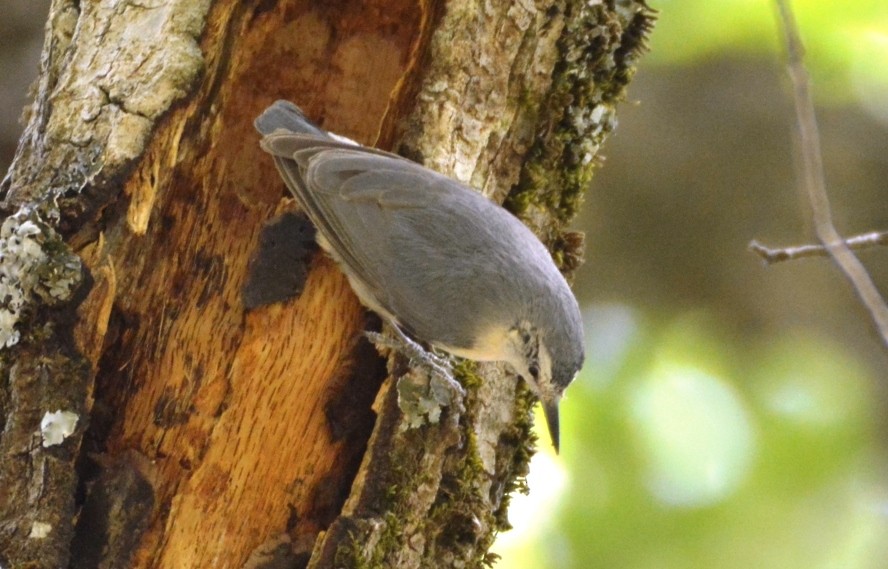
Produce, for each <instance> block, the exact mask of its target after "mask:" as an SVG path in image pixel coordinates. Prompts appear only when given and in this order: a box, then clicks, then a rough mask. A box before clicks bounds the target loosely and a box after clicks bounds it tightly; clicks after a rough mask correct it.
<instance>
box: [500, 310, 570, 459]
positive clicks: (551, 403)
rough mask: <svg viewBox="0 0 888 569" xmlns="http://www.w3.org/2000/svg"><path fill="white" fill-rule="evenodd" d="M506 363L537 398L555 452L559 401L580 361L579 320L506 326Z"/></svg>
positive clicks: (557, 439) (520, 323) (524, 322)
mask: <svg viewBox="0 0 888 569" xmlns="http://www.w3.org/2000/svg"><path fill="white" fill-rule="evenodd" d="M509 344H510V350H509V351H510V352H511V357H510V358H509V360H508V361H509V363H510V364H511V365H512V367H514V368H515V371H516V372H517V373H518V374H519V375H521V377H523V378H524V380H525V381H526V382H527V384H528V385H529V386H530V389H531V391H533V392H534V394H536V396H537V397H538V398H539V400H540V403H541V404H542V406H543V412H544V413H545V415H546V423H547V425H548V427H549V435H550V436H551V438H552V445H553V446H554V447H555V452H558V447H559V422H558V404H559V403H560V402H561V398H562V396H563V395H564V390H565V389H566V388H567V386H568V385H570V383H571V382H572V381H573V379H574V377H576V375H577V372H578V371H579V370H580V368H581V367H582V365H583V359H584V353H583V331H582V326H581V325H579V322H578V321H577V322H570V323H566V325H560V326H553V327H547V328H543V327H538V326H534V325H533V324H531V323H529V322H526V321H522V322H519V323H517V324H516V325H515V326H514V327H513V328H511V329H510V330H509Z"/></svg>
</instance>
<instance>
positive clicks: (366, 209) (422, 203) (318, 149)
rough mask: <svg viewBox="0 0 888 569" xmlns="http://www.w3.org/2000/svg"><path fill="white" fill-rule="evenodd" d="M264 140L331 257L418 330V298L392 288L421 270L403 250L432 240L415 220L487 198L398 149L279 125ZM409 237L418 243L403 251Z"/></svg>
mask: <svg viewBox="0 0 888 569" xmlns="http://www.w3.org/2000/svg"><path fill="white" fill-rule="evenodd" d="M262 146H263V148H265V149H266V150H267V151H269V152H270V153H272V154H273V155H274V157H275V163H276V164H277V166H278V169H279V170H280V172H281V175H282V176H283V178H284V181H285V182H286V184H287V186H288V187H289V188H290V190H291V191H292V192H293V195H294V196H295V198H296V200H297V202H298V203H299V205H300V206H301V207H302V209H303V210H304V211H305V212H306V213H307V215H308V216H309V218H311V220H312V222H314V224H315V225H316V226H317V228H318V230H319V231H320V232H321V233H322V235H323V237H324V238H325V239H326V240H327V242H328V244H329V247H330V248H331V249H332V251H331V253H332V254H333V255H334V257H336V259H337V260H338V261H339V262H340V263H343V264H344V265H346V268H347V270H348V272H349V273H350V276H351V277H352V278H355V279H357V280H358V281H359V282H360V284H361V285H362V287H363V289H364V292H365V293H368V294H370V295H372V297H373V300H375V301H376V303H377V304H379V305H381V307H382V308H384V309H385V311H386V312H387V313H388V314H389V315H390V316H394V317H395V318H396V319H397V320H398V322H399V324H401V325H402V326H404V327H405V328H407V330H408V331H411V332H412V333H414V334H416V335H418V336H420V337H422V336H423V334H422V333H421V330H419V328H422V326H421V325H420V324H419V322H420V321H421V320H423V318H422V317H420V316H419V315H418V314H415V313H414V312H415V310H417V308H416V304H415V303H414V302H413V301H409V302H408V301H407V299H405V298H403V294H402V292H403V291H401V290H399V289H397V287H398V285H399V284H401V283H402V282H404V281H403V280H401V279H406V280H410V279H412V278H416V275H415V274H402V273H415V271H418V270H421V267H422V264H423V262H424V261H425V259H418V258H416V259H413V261H412V262H411V261H410V260H409V259H408V260H407V261H405V254H407V255H414V256H422V255H423V253H422V251H423V249H422V245H423V242H425V243H428V242H430V241H431V240H432V238H431V237H428V236H424V235H420V234H418V232H423V229H424V228H423V227H422V226H421V225H419V226H418V225H417V223H416V220H417V219H422V218H423V216H424V215H425V214H428V215H429V222H430V224H433V225H435V224H436V225H438V226H440V225H441V223H442V219H441V218H442V216H443V217H444V218H446V215H447V212H450V211H451V210H452V209H453V207H454V205H458V204H463V203H465V204H466V205H468V206H469V207H470V208H471V204H475V203H476V202H477V204H478V205H485V206H490V205H492V204H491V203H490V202H489V200H487V199H486V198H484V197H483V196H481V195H479V194H477V193H476V192H475V191H474V190H471V189H470V188H468V187H466V186H463V185H461V184H459V183H458V182H456V181H454V180H451V179H449V178H447V177H445V176H442V175H440V174H437V173H435V172H433V171H431V170H428V169H426V168H423V167H422V166H419V165H417V164H415V163H413V162H410V161H407V160H405V159H403V158H401V157H398V156H395V155H391V154H388V153H384V152H381V151H378V150H374V149H368V148H363V147H356V146H353V145H350V144H348V143H343V142H339V141H335V140H333V139H328V138H319V137H316V136H312V135H302V134H287V133H284V132H282V131H277V132H275V133H273V134H271V135H268V136H266V137H265V139H264V140H263V143H262ZM445 196H446V197H447V199H442V198H444V197H445ZM426 209H428V211H427V212H425V211H422V210H426ZM482 209H483V208H482ZM469 211H472V210H471V209H470V210H469ZM478 214H479V215H481V212H480V211H479V212H478ZM433 218H434V219H433ZM443 221H444V222H446V223H447V224H448V225H450V224H452V222H453V221H454V220H453V219H452V218H451V219H449V220H447V219H444V220H443ZM417 227H418V229H417ZM428 229H429V231H435V229H434V228H432V227H429V228H428ZM438 230H439V231H440V228H439V229H438ZM412 238H415V242H416V245H417V247H416V249H413V250H411V251H405V250H404V248H405V245H406V246H410V245H411V244H410V243H408V242H407V241H408V240H410V239H412ZM359 294H360V292H359ZM364 300H365V302H366V299H364ZM424 339H428V338H424Z"/></svg>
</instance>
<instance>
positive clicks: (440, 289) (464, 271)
mask: <svg viewBox="0 0 888 569" xmlns="http://www.w3.org/2000/svg"><path fill="white" fill-rule="evenodd" d="M255 124H256V128H257V130H259V132H260V133H261V134H262V135H263V138H262V143H261V144H262V148H263V149H264V150H265V151H266V152H268V153H269V154H271V155H272V156H273V157H274V162H275V165H276V166H277V168H278V170H279V171H280V174H281V176H282V177H283V179H284V182H286V184H287V187H288V188H289V189H290V191H291V192H292V193H293V196H294V197H295V199H296V202H297V203H298V205H299V206H300V207H301V209H302V210H303V211H304V212H305V214H306V215H307V216H308V217H309V219H310V220H311V221H312V223H313V224H314V225H315V227H316V228H317V240H318V243H319V244H320V245H321V247H322V248H323V249H324V250H325V251H327V252H328V253H329V254H330V255H331V256H332V257H333V259H334V260H336V261H337V262H338V264H339V266H340V267H341V268H342V271H343V272H344V273H345V275H346V277H348V280H349V282H350V284H351V286H352V288H353V289H354V291H355V293H356V294H357V296H358V298H359V299H360V300H361V302H362V303H363V304H364V305H365V306H367V307H368V308H370V309H371V310H373V311H375V312H376V313H378V314H379V315H380V316H382V317H383V318H384V319H385V320H387V321H388V322H389V323H390V324H391V325H392V326H393V327H395V328H396V329H398V330H402V331H404V332H407V333H408V334H409V335H410V336H412V337H414V338H416V339H418V340H421V341H424V342H426V343H427V344H429V345H430V346H432V347H434V348H438V349H441V350H443V351H445V352H448V353H450V354H453V355H456V356H459V357H463V358H468V359H471V360H475V361H504V362H507V363H509V364H510V365H511V366H512V367H513V368H514V370H515V372H516V373H518V374H519V375H521V376H522V377H523V378H524V379H525V381H527V383H528V385H529V386H530V388H531V389H532V390H533V392H534V393H535V394H536V395H537V396H538V397H539V399H540V401H541V402H542V405H543V410H544V411H545V415H546V422H547V423H548V425H549V433H550V434H551V436H552V442H553V445H554V446H555V449H556V451H557V450H558V434H559V430H558V403H559V401H560V400H561V396H562V394H563V393H564V389H565V388H566V387H567V386H568V384H569V383H570V382H571V381H573V379H574V377H575V376H576V374H577V372H578V371H579V369H580V367H581V366H582V364H583V327H582V321H581V317H580V309H579V306H578V305H577V300H576V298H575V297H574V295H573V293H572V292H571V290H570V287H569V286H568V284H567V282H566V281H565V280H564V277H563V276H562V275H561V273H560V272H559V271H558V269H557V268H556V266H555V264H554V262H553V261H552V257H551V255H550V254H549V252H548V251H547V250H546V248H545V246H543V244H542V243H541V242H540V241H539V239H537V237H536V236H535V235H534V234H533V233H532V232H531V231H530V230H529V229H528V228H527V227H525V226H524V224H522V223H521V222H520V221H519V220H518V219H517V218H516V217H514V216H513V215H512V214H511V213H509V212H508V211H506V210H505V209H503V208H502V207H500V206H499V205H497V204H495V203H494V202H492V201H490V200H489V199H487V198H486V197H484V196H482V195H481V194H480V193H478V192H476V191H475V190H473V189H471V188H470V187H468V186H466V185H464V184H462V183H460V182H457V181H455V180H452V179H450V178H448V177H446V176H443V175H441V174H438V173H437V172H433V171H432V170H429V169H428V168H424V167H422V166H420V165H418V164H415V163H413V162H410V161H409V160H406V159H405V158H402V157H400V156H397V155H395V154H390V153H388V152H383V151H381V150H376V149H373V148H367V147H363V146H360V145H358V144H357V143H355V142H353V141H351V140H349V139H346V138H344V137H340V136H336V135H334V134H331V133H328V132H326V131H324V130H322V129H321V128H320V127H318V126H316V125H314V124H313V123H311V122H310V121H309V120H308V119H307V118H305V115H304V114H303V113H302V111H301V110H300V109H299V108H298V107H296V106H295V105H293V104H292V103H289V102H287V101H277V102H276V103H274V104H273V105H271V106H270V107H269V108H268V109H266V110H265V112H264V113H262V115H261V116H260V117H259V118H257V119H256V123H255Z"/></svg>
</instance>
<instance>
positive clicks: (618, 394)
mask: <svg viewBox="0 0 888 569" xmlns="http://www.w3.org/2000/svg"><path fill="white" fill-rule="evenodd" d="M589 321H590V322H593V321H594V322H595V323H596V326H595V327H594V328H590V329H591V330H592V335H591V337H590V338H589V346H590V351H589V362H590V363H589V365H588V366H587V367H586V368H585V370H584V371H583V374H582V376H581V377H580V378H578V380H577V385H576V386H575V387H573V388H572V391H571V392H570V393H569V399H568V400H567V401H566V402H565V405H564V425H565V429H564V431H565V432H566V433H569V438H567V439H566V440H565V443H566V444H565V445H564V451H563V456H562V457H561V458H560V459H553V458H551V457H547V458H546V463H547V464H548V466H544V468H543V470H544V471H545V470H546V469H547V468H548V469H549V470H551V469H552V468H553V466H552V465H555V466H554V468H561V469H563V471H562V472H561V473H560V474H558V475H557V476H554V475H553V474H551V473H550V474H548V475H547V476H545V477H544V478H543V479H531V480H530V482H531V496H533V494H534V493H535V492H537V491H540V492H541V493H542V494H543V495H544V497H545V496H546V495H548V496H549V498H548V499H549V500H551V501H550V502H549V503H538V504H537V505H536V506H535V509H534V508H531V509H530V510H529V511H522V510H521V508H520V507H519V509H518V511H517V514H518V515H520V516H529V517H530V521H531V523H532V524H534V523H535V524H536V525H535V526H533V528H534V529H533V530H532V531H531V532H530V535H529V536H528V535H525V536H523V538H522V539H520V540H518V541H517V542H506V548H505V549H504V550H502V551H501V552H502V553H503V555H504V558H503V562H502V565H501V566H502V567H506V568H508V569H517V568H523V567H534V568H543V569H562V568H565V569H566V568H578V569H579V568H583V569H585V568H590V569H594V568H598V567H602V568H609V569H612V568H627V569H628V568H632V569H654V568H657V569H686V568H697V567H699V568H718V569H746V568H750V567H762V568H779V569H809V568H835V569H879V568H882V567H885V566H886V561H885V560H886V559H888V517H886V512H888V501H886V499H888V495H886V491H885V488H884V484H883V476H884V468H883V464H882V463H883V460H884V456H883V453H882V450H881V448H879V447H878V446H877V435H878V433H877V432H876V427H877V421H876V415H877V411H878V409H877V408H876V405H875V401H876V398H875V397H874V395H875V394H874V393H873V386H874V381H873V379H874V377H873V373H872V370H869V369H867V367H866V366H865V365H864V364H862V363H861V362H860V361H859V360H857V359H855V358H854V357H853V355H852V354H850V353H848V352H847V351H845V350H844V348H842V347H841V346H838V345H836V344H834V343H833V342H831V341H830V340H828V339H825V338H822V337H817V336H811V335H810V333H809V332H807V331H805V330H803V329H799V330H797V331H796V333H794V334H787V335H785V336H783V337H781V338H778V339H772V341H768V342H760V341H752V342H748V343H742V342H741V343H739V344H738V342H737V339H736V338H728V337H725V336H724V332H723V328H722V327H721V326H719V324H718V322H717V321H715V320H712V319H710V318H708V317H707V316H706V315H705V314H687V315H682V316H679V317H677V318H675V319H673V320H671V321H668V322H665V323H654V322H651V321H645V320H644V319H643V318H641V317H639V316H638V315H637V314H636V313H634V312H633V311H632V310H631V309H629V308H627V307H622V306H608V307H599V308H597V309H593V310H590V311H589ZM541 440H544V439H541ZM559 465H560V466H559ZM535 466H536V465H535ZM560 476H563V477H564V478H565V479H566V483H564V484H560V483H557V481H555V479H556V478H558V477H560ZM553 485H554V486H557V487H559V488H560V491H559V492H556V493H555V495H554V496H552V493H551V488H548V487H549V486H553ZM539 488H542V489H541V490H538V489H539ZM552 506H556V507H555V511H554V512H552V513H550V514H544V513H541V512H545V511H546V510H547V509H548V508H551V507H552ZM515 521H516V523H519V524H525V523H528V520H515Z"/></svg>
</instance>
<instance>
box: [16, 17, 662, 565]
mask: <svg viewBox="0 0 888 569" xmlns="http://www.w3.org/2000/svg"><path fill="white" fill-rule="evenodd" d="M652 19H653V16H652V13H651V11H650V10H649V9H648V8H647V7H646V6H645V5H644V4H643V2H640V1H637V2H636V1H631V0H630V1H626V2H604V3H600V4H596V3H590V2H585V1H572V0H571V1H568V0H563V1H544V0H538V1H525V2H509V1H506V0H489V1H485V2H480V1H475V2H472V1H462V0H452V1H449V2H443V1H435V0H419V1H418V2H417V1H413V2H411V1H406V0H395V1H387V2H382V1H381V0H379V1H377V0H371V1H365V2H357V1H342V2H307V1H298V0H292V1H283V0H282V1H278V2H275V1H267V0H255V1H248V2H242V1H235V0H215V1H210V0H203V1H194V0H178V1H175V0H174V1H167V2H161V1H159V0H157V1H155V0H148V1H145V2H119V1H116V0H97V1H95V2H76V1H72V0H54V2H53V4H52V7H51V9H50V14H49V19H48V22H47V27H46V39H45V44H44V51H43V56H42V61H41V73H40V78H39V80H38V82H37V84H36V86H35V100H34V103H33V104H32V106H31V108H30V110H29V114H28V121H27V127H26V130H25V132H24V134H23V136H22V139H21V141H20V145H19V149H18V152H17V155H16V159H15V161H14V163H13V165H12V166H11V168H10V171H9V173H8V174H7V177H6V178H5V180H4V181H3V184H2V188H0V189H2V198H3V202H2V206H3V209H4V211H5V215H6V220H5V221H4V222H3V225H2V229H0V254H2V257H0V288H2V292H3V296H4V298H3V299H2V302H3V304H2V305H0V342H2V348H0V411H2V412H0V417H2V419H0V421H3V422H2V423H0V453H2V454H0V456H2V460H0V565H2V566H3V567H14V568H18V567H33V568H44V567H45V568H58V567H65V566H71V567H78V568H81V567H82V568H86V567H153V568H159V567H176V568H183V567H184V568H187V567H221V568H228V567H253V568H258V567H269V568H270V567H306V566H308V567H316V568H322V567H323V568H326V567H448V566H459V567H461V566H479V565H481V564H482V563H483V562H485V561H489V560H490V559H489V558H488V554H487V550H488V548H489V546H490V544H491V543H492V540H493V537H494V535H495V533H496V532H497V531H500V530H503V529H505V528H507V527H508V524H507V521H506V516H505V512H506V508H507V504H508V494H509V492H511V491H512V490H514V489H516V488H520V487H521V484H522V482H521V480H522V476H523V475H524V474H525V473H526V469H527V461H528V459H529V457H530V455H531V454H532V452H533V444H534V441H533V437H532V435H531V432H530V420H531V419H530V407H531V405H532V399H531V396H530V395H529V394H528V393H527V392H526V390H525V389H524V388H523V384H521V383H520V382H517V381H516V378H515V377H514V376H512V375H510V374H509V373H507V372H506V371H505V370H503V369H502V367H501V366H496V365H474V364H471V363H468V362H467V363H464V364H461V365H460V366H459V367H458V373H459V376H460V378H461V380H462V381H463V382H464V384H466V386H467V387H468V390H469V395H468V397H467V399H466V401H465V405H464V407H463V408H462V409H457V408H453V407H444V408H440V409H439V408H437V407H436V406H435V405H434V398H433V397H431V398H430V397H429V396H427V395H424V394H420V395H419V396H415V393H416V389H417V388H418V389H420V393H421V390H422V387H423V385H424V384H423V381H422V380H423V378H422V377H421V374H420V373H419V372H418V371H417V370H412V369H410V366H409V365H408V363H407V362H405V361H403V360H402V359H401V358H400V357H398V356H397V355H391V356H390V357H388V359H387V362H386V360H383V359H381V358H380V357H379V355H377V353H376V351H375V350H374V349H373V348H372V347H371V346H370V345H369V344H368V343H367V342H366V340H364V339H363V335H362V332H363V331H364V330H365V329H367V328H368V327H371V328H372V327H375V326H378V324H379V323H378V320H377V319H375V318H374V317H373V316H372V315H371V316H368V314H367V313H366V312H365V310H364V309H363V308H362V307H361V306H360V304H359V303H358V301H357V300H356V297H355V296H354V294H353V293H352V292H351V290H350V288H349V286H348V283H347V281H346V279H345V278H344V277H343V275H342V274H341V273H340V272H339V271H338V270H337V268H336V267H335V265H334V263H332V261H330V260H329V259H327V258H326V257H324V256H323V255H321V254H319V253H317V250H316V249H314V248H312V247H311V246H309V245H308V244H307V243H308V241H309V239H310V235H309V234H308V233H307V232H306V231H305V230H304V228H303V227H301V226H300V225H299V221H298V218H296V217H294V216H292V215H285V216H283V217H282V218H280V222H279V223H278V224H277V225H275V226H273V227H276V228H277V229H275V230H274V231H276V232H272V233H268V231H272V228H268V229H266V230H265V231H266V233H263V230H264V229H263V228H265V227H266V225H267V224H268V222H269V221H270V220H271V219H272V218H275V217H276V216H279V215H281V214H286V213H288V212H292V211H293V210H294V207H293V205H292V202H291V201H290V200H289V199H287V198H285V197H283V196H284V191H283V184H282V183H281V181H280V180H279V179H278V176H277V173H276V171H275V170H274V168H273V166H272V163H271V161H270V160H269V159H268V158H267V157H266V156H264V155H263V154H262V152H261V151H260V150H259V148H258V136H257V135H256V134H255V133H254V132H253V130H252V124H251V123H252V120H253V118H254V117H255V116H257V115H258V114H259V113H260V112H261V111H262V109H263V108H264V107H265V106H266V105H268V104H269V103H270V102H272V101H273V100H275V99H277V98H286V99H290V100H293V101H295V102H296V103H297V104H299V105H300V106H302V107H303V109H304V110H305V111H306V113H307V114H308V115H309V116H310V117H312V118H314V119H316V120H318V121H319V122H320V123H321V124H322V125H323V126H324V127H325V128H327V129H329V130H331V131H334V132H337V133H340V134H343V135H346V136H349V137H351V138H354V139H356V140H358V141H359V142H361V143H364V144H370V145H376V146H379V147H381V148H385V149H392V150H394V151H397V152H399V153H401V154H403V155H405V156H407V157H409V158H411V159H414V160H417V161H418V162H421V163H423V164H425V165H426V166H429V167H431V168H433V169H436V170H438V171H440V172H443V173H445V174H448V175H451V176H454V177H456V178H458V179H460V180H463V181H465V182H467V183H470V184H471V185H473V186H474V187H476V188H479V189H480V190H482V191H483V192H484V193H486V194H487V195H489V196H491V197H492V198H493V199H496V200H498V201H504V202H505V203H506V204H507V206H508V207H510V209H512V211H513V212H515V213H516V214H517V215H519V216H520V217H521V218H522V219H523V220H525V221H526V222H527V223H528V224H529V225H530V226H531V227H532V228H533V229H534V230H535V231H536V232H537V233H538V234H539V235H540V236H541V238H542V239H543V240H544V242H546V243H547V244H548V245H549V246H550V247H551V248H552V250H553V255H554V256H555V258H556V260H557V261H558V262H559V263H560V265H561V266H562V268H563V269H564V270H565V271H566V272H570V271H571V270H573V268H574V267H575V266H576V264H577V263H578V262H579V259H580V258H581V255H582V251H581V248H582V240H581V238H579V237H578V236H576V235H574V234H571V233H567V232H565V230H564V227H565V224H566V223H567V221H569V219H570V218H571V217H572V215H573V213H574V212H575V210H576V208H577V207H578V204H579V201H580V198H581V195H582V192H583V190H584V189H585V187H586V185H587V184H588V181H589V179H590V176H591V172H592V168H593V166H594V164H595V156H596V152H597V150H598V148H599V146H600V144H601V143H602V141H603V139H604V137H605V136H606V135H607V134H608V133H609V132H610V131H611V129H612V128H613V126H614V105H615V104H616V102H617V101H618V100H619V99H620V97H621V96H622V94H623V91H624V88H625V85H626V84H627V83H628V80H629V79H630V77H631V75H632V72H633V65H634V63H635V61H636V59H637V57H638V55H639V54H640V53H641V51H642V48H643V45H644V39H645V36H646V34H647V32H648V31H649V29H650V26H651V23H652ZM282 240H283V241H286V242H287V243H289V242H290V241H294V243H293V244H292V245H293V248H292V250H291V249H288V248H287V247H283V248H282V244H281V243H280V241H282ZM260 243H264V244H265V245H268V244H269V243H272V245H275V246H276V247H277V253H272V254H271V256H270V257H268V256H267V255H269V254H267V253H258V254H257V253H255V251H256V250H257V247H258V246H259V245H260ZM285 244H286V243H285ZM263 255H266V256H265V257H263ZM251 259H252V262H251ZM269 264H270V265H271V266H273V267H275V266H277V267H278V270H277V271H276V272H275V271H272V272H271V273H263V276H262V277H261V278H259V279H258V280H257V278H256V277H255V271H257V270H258V269H257V267H261V266H263V265H265V266H268V265H269ZM300 271H301V272H300ZM251 275H253V276H252V277H251ZM300 275H302V277H301V276H300ZM303 277H304V278H303ZM248 281H249V282H251V283H254V284H255V283H257V282H258V284H256V285H255V286H256V287H258V288H255V289H253V293H255V294H253V293H250V294H248V295H247V297H246V298H253V296H256V297H261V298H266V296H268V295H271V296H272V297H274V298H279V297H280V296H281V295H280V294H278V293H279V292H280V291H281V290H283V291H284V294H283V296H288V295H289V296H290V297H291V298H289V299H288V300H284V301H281V302H275V303H272V304H263V303H262V302H256V303H253V302H246V301H245V296H244V294H243V290H244V287H245V285H246V284H247V283H248ZM250 286H253V284H251V285H250ZM503 286H508V283H503ZM251 295H253V296H251ZM248 304H249V305H250V306H253V305H254V304H257V305H259V306H256V307H255V308H253V309H251V310H248V309H247V305H248ZM411 387H412V388H413V389H412V391H411ZM410 393H414V397H415V399H414V400H412V401H411V400H410ZM57 411H60V412H61V413H57V414H54V415H53V413H55V412H57ZM439 412H440V416H438V413H439ZM53 421H54V422H53Z"/></svg>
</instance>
